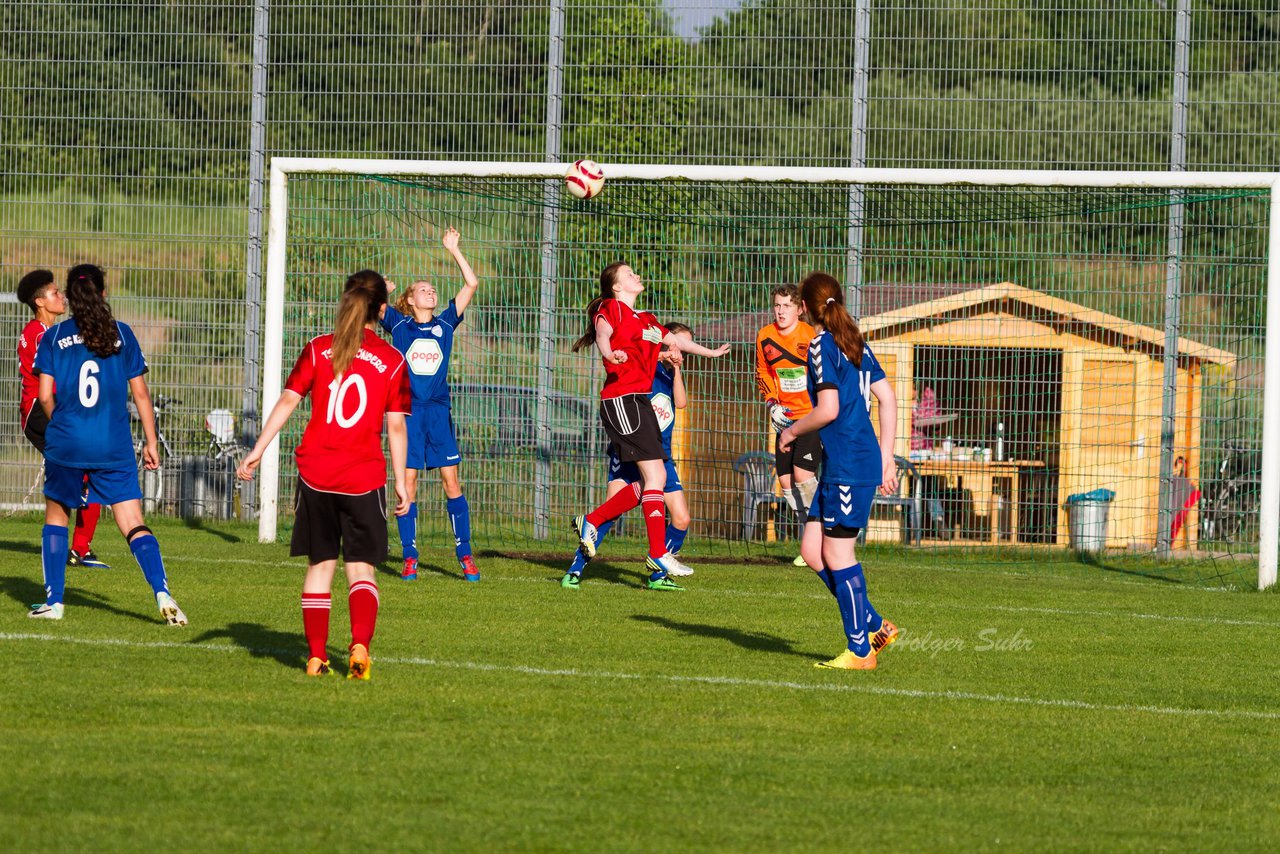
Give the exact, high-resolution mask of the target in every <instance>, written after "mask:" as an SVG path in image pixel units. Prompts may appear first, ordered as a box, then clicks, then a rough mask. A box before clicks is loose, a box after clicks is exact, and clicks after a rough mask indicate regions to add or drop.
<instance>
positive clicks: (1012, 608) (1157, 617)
mask: <svg viewBox="0 0 1280 854" xmlns="http://www.w3.org/2000/svg"><path fill="white" fill-rule="evenodd" d="M175 557H176V559H177V560H191V561H196V560H199V558H196V557H194V556H193V557H190V558H188V557H186V556H183V555H177V556H172V557H170V558H169V559H168V560H167V562H168V563H169V564H170V565H171V566H172V565H173V562H174V558H175ZM218 563H235V564H254V565H256V566H263V567H276V568H281V569H285V568H295V569H299V570H300V569H302V568H303V567H304V566H305V565H304V564H303V563H302V559H301V558H297V559H294V560H288V561H261V560H252V559H249V558H219V559H218ZM950 571H952V572H962V571H965V570H950ZM974 572H979V571H978V570H974ZM981 574H984V575H1013V574H1014V573H998V572H994V573H981ZM427 577H429V576H427ZM1020 577H1022V576H1020ZM180 579H181V577H179V581H180ZM485 580H486V582H488V583H490V584H492V583H495V582H497V583H503V584H545V585H550V582H549V581H548V580H547V579H544V578H528V577H521V576H508V577H501V576H494V575H489V576H487V577H486V579H485ZM419 583H421V582H419ZM814 583H815V584H816V583H817V582H816V581H815V582H814ZM1113 583H1125V584H1138V583H1139V582H1127V581H1122V580H1117V581H1115V582H1113ZM1162 589H1163V588H1162ZM1169 589H1174V588H1169ZM1196 590H1198V591H1199V592H1206V589H1205V588H1196ZM685 592H686V593H692V594H695V595H696V594H711V595H715V596H740V597H745V598H751V599H761V598H768V599H815V600H816V599H823V600H825V599H828V598H830V597H829V594H823V593H791V592H787V591H783V590H778V591H769V592H762V591H758V590H737V589H734V588H730V587H704V588H699V587H697V586H693V587H690V588H689V589H687V590H686V591H685ZM1209 592H1217V591H1214V590H1212V589H1211V590H1210V591H1209ZM891 601H892V603H893V604H895V605H905V606H909V607H913V608H931V607H937V608H946V609H949V608H950V607H951V606H950V604H949V603H946V602H943V601H937V602H933V601H928V600H913V599H893V600H891ZM983 607H984V608H985V609H986V610H988V611H998V612H1000V613H1004V614H1053V615H1057V616H1061V617H1097V618H1102V619H1109V620H1115V619H1128V620H1148V621H1155V622H1167V623H1194V624H1198V625H1203V626H1252V627H1258V628H1280V621H1269V620H1244V619H1235V618H1231V617H1215V616H1211V615H1202V616H1194V617H1187V616H1181V615H1177V614H1151V613H1143V612H1134V611H1086V610H1070V609H1065V608H1042V607H1036V606H1031V605H1025V606H1024V605H984V606H983Z"/></svg>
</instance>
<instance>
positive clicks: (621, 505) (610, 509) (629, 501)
mask: <svg viewBox="0 0 1280 854" xmlns="http://www.w3.org/2000/svg"><path fill="white" fill-rule="evenodd" d="M639 504H640V484H638V483H633V484H631V485H630V486H628V487H627V488H626V489H624V490H622V491H621V492H619V493H618V494H617V495H615V496H613V497H612V498H610V499H609V500H608V501H606V502H605V503H603V504H601V505H600V506H599V507H597V508H596V509H595V510H592V511H591V512H590V513H588V514H587V521H588V522H590V523H591V524H592V525H595V526H596V527H597V528H599V527H600V526H601V525H603V524H604V523H605V522H608V521H609V520H610V519H617V518H618V517H619V516H621V515H622V514H623V513H626V512H627V511H628V510H631V509H633V508H635V507H637V506H638V505H639Z"/></svg>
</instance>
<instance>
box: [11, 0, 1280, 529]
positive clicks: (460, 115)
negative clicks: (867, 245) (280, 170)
mask: <svg viewBox="0 0 1280 854" xmlns="http://www.w3.org/2000/svg"><path fill="white" fill-rule="evenodd" d="M0 20H3V22H4V29H5V32H6V34H7V37H6V39H5V40H3V42H0V269H3V272H4V276H5V279H6V280H7V281H8V282H10V283H11V285H13V284H16V281H17V279H18V277H19V276H20V275H21V274H22V273H23V272H25V271H26V270H29V269H32V268H36V267H46V268H50V269H53V270H55V271H58V272H59V273H60V272H61V271H63V270H65V269H66V268H67V267H68V266H70V265H71V264H73V263H76V262H79V261H84V260H91V261H94V262H96V263H99V264H101V265H102V266H104V267H105V268H107V270H108V276H109V278H108V285H109V288H110V289H111V294H110V295H111V299H112V302H113V305H114V306H115V308H116V311H117V313H118V314H119V316H120V317H121V318H122V319H125V320H127V321H129V322H131V323H132V324H133V325H134V326H135V328H136V329H137V330H138V332H139V337H140V339H141V341H142V343H143V346H144V348H145V350H146V352H147V353H148V355H149V357H150V365H151V376H150V379H151V383H152V385H153V386H154V389H155V391H156V392H158V393H160V394H164V395H166V396H168V397H169V398H171V399H172V400H173V401H174V404H173V405H172V406H171V407H170V409H169V410H168V411H167V412H166V414H165V418H164V420H163V422H162V425H161V426H162V429H164V431H165V433H166V435H167V437H168V439H169V442H170V444H171V446H172V447H173V449H174V454H175V456H179V457H182V458H185V459H186V460H187V461H188V462H189V461H190V460H192V459H198V458H200V457H201V456H203V455H205V452H206V449H208V448H210V444H211V441H210V436H209V434H208V433H207V431H206V430H205V429H204V422H205V416H206V414H207V413H208V412H209V411H211V410H214V409H229V410H232V411H233V412H234V413H235V414H236V416H237V427H236V429H237V431H238V432H239V433H241V434H242V435H243V436H244V437H245V438H251V437H252V435H253V433H254V432H255V431H256V428H257V419H258V418H259V415H258V413H257V411H256V410H257V407H258V405H259V394H260V392H259V388H260V382H261V376H260V374H261V352H260V350H261V343H260V337H259V336H260V329H261V315H260V303H261V278H260V274H261V267H262V246H263V242H264V223H265V219H264V217H263V206H264V203H265V193H264V192H263V187H264V184H263V180H264V176H265V171H264V170H265V165H266V163H267V162H268V161H269V158H270V157H272V156H275V155H296V156H321V155H323V156H362V157H363V156H367V157H391V158H416V159H427V158H441V159H469V160H559V161H567V160H572V159H574V158H576V157H583V156H587V157H592V158H594V159H597V160H601V161H604V162H685V163H729V164H746V165H786V166H815V167H816V166H849V165H866V166H900V167H910V166H931V167H936V166H945V167H957V168H963V167H983V168H995V167H1000V168H1006V167H1007V168H1014V167H1026V168H1037V169H1041V168H1056V169H1067V168H1070V169H1096V168H1107V169H1175V170H1177V169H1187V170H1207V169H1217V170H1222V169H1232V170H1269V169H1274V168H1276V166H1277V164H1280V130H1278V129H1280V14H1277V13H1276V11H1275V10H1274V8H1273V6H1272V4H1269V3H1267V2H1262V1H1261V0H1223V1H1222V2H1199V3H1196V4H1194V5H1193V4H1191V3H1190V2H1189V0H1150V1H1149V2H1130V3H1120V4H1117V3H1114V2H1106V3H1104V2H1099V1H1098V0H1063V2H1059V3H1056V4H1052V5H1051V6H1047V7H1046V6H1045V5H1044V4H1042V3H1031V2H1028V0H991V2H988V3H984V4H979V5H976V6H975V5H973V4H966V3H960V2H957V0H899V2H872V0H843V1H842V2H841V0H837V2H822V3H819V2H814V0H748V2H735V1H734V0H713V2H698V3H693V2H681V0H668V2H657V0H650V2H643V0H641V2H616V0H615V2H590V0H585V1H584V0H548V1H547V2H532V0H524V2H521V0H514V1H513V2H504V3H493V2H474V0H472V2H459V3H454V4H446V5H440V4H427V3H423V2H413V3H410V2H401V3H392V2H386V3H369V2H360V3H340V2H334V0H309V2H297V0H293V1H292V2H268V0H257V2H247V0H236V1H235V2H232V1H231V0H207V2H202V3H192V2H183V0H175V2H171V3H166V4H152V3H142V2H121V3H109V4H108V3H97V2H68V3H61V4H54V5H49V4H45V3H35V2H30V0H14V1H13V2H10V3H6V4H5V5H4V7H3V9H0ZM1174 210H1176V206H1173V207H1167V208H1162V211H1174ZM1169 215H1170V216H1171V217H1172V216H1174V214H1172V213H1170V214H1169ZM1175 225H1176V223H1172V221H1171V222H1170V228H1172V227H1174V226H1175ZM1233 227H1236V226H1233V225H1231V224H1230V223H1228V224H1224V225H1222V226H1221V228H1223V229H1231V228H1233ZM1228 233H1229V232H1228ZM1175 248H1176V247H1175ZM836 272H837V273H844V272H846V271H844V270H837V271H836ZM853 272H854V273H855V275H859V276H860V275H861V274H860V273H858V272H857V271H853ZM931 275H938V276H941V275H943V273H941V272H938V273H932V274H931ZM769 279H770V277H769V276H767V275H766V276H764V277H763V278H762V280H761V282H760V283H759V284H760V291H761V299H760V303H761V305H763V304H764V303H765V302H767V299H766V297H765V296H764V294H765V293H766V292H767V286H768V285H769V284H772V283H773V282H772V281H771V280H769ZM867 283H868V284H870V283H871V279H870V278H868V279H867ZM937 283H938V282H936V281H935V282H932V283H930V282H920V283H918V284H921V285H927V284H937ZM335 287H336V283H335ZM1217 287H1221V293H1220V294H1219V293H1218V292H1217V291H1215V292H1214V293H1215V297H1216V296H1220V298H1222V299H1227V300H1230V299H1232V298H1233V297H1232V293H1231V289H1230V287H1229V286H1227V285H1215V288H1217ZM6 290H11V288H6ZM1255 298H1256V297H1255V296H1248V297H1242V299H1245V300H1246V301H1247V300H1252V299H1255ZM1195 299H1199V297H1195V298H1192V302H1191V303H1189V304H1188V305H1187V306H1186V309H1185V310H1184V315H1185V314H1186V311H1191V312H1192V316H1194V310H1195V307H1196V306H1197V305H1200V303H1197V302H1195V301H1194V300H1195ZM485 308H486V310H488V311H493V312H495V313H496V314H498V315H501V313H502V312H508V311H514V310H517V309H518V306H516V305H512V306H498V305H487V306H485ZM27 316H28V312H27V309H26V308H25V307H23V306H21V305H18V304H16V303H14V304H9V305H7V306H6V308H5V309H4V311H3V312H0V333H3V335H4V336H5V337H6V338H7V340H10V341H16V338H17V333H18V330H19V329H20V328H21V325H22V324H23V323H24V322H25V321H26V319H27ZM323 320H324V319H323V318H319V319H318V322H321V321H323ZM1153 322H1154V323H1155V325H1156V326H1159V325H1160V322H1159V320H1158V319H1156V320H1155V321H1153ZM4 352H5V353H6V354H7V355H5V356H4V357H3V364H0V374H3V375H4V376H7V377H9V379H7V380H5V381H4V383H3V385H0V411H2V412H3V413H4V414H3V416H2V417H0V425H2V427H0V429H3V431H4V434H5V441H4V442H3V444H2V445H0V502H3V503H7V504H9V505H14V504H22V503H23V501H24V496H26V495H28V493H29V490H30V487H31V484H32V481H33V479H34V477H35V472H36V471H37V468H38V463H37V458H36V455H35V454H34V452H33V451H32V450H31V449H30V448H29V447H28V446H27V445H26V444H25V442H24V441H23V439H22V436H21V434H20V431H19V428H18V414H17V408H18V407H17V394H18V384H17V379H16V375H17V370H16V364H15V361H14V355H13V349H12V348H7V349H6V350H5V351H4ZM1233 352H1234V351H1233ZM1246 375H1248V376H1253V374H1252V373H1247V374H1246ZM1259 376H1260V375H1259ZM1249 382H1251V381H1249ZM1246 386H1247V382H1246ZM744 402H745V401H744ZM1253 438H1256V436H1255V437H1253ZM1204 459H1205V460H1206V462H1204V463H1202V465H1203V466H1210V467H1211V466H1212V465H1215V464H1216V463H1214V462H1210V461H1209V460H1210V458H1209V457H1208V456H1206V457H1204ZM1210 473H1211V472H1210V471H1209V469H1208V468H1206V469H1205V470H1203V471H1202V472H1200V474H1201V475H1204V476H1207V475H1209V474H1210ZM1193 474H1194V473H1193ZM464 475H465V472H464ZM177 489H179V490H180V487H177ZM481 500H483V499H481ZM166 509H169V510H176V509H177V508H176V507H175V506H172V505H170V506H168V507H167V508H166Z"/></svg>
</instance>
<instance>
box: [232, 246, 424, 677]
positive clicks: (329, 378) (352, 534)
mask: <svg viewBox="0 0 1280 854" xmlns="http://www.w3.org/2000/svg"><path fill="white" fill-rule="evenodd" d="M386 302H387V283H386V280H384V279H383V278H382V276H381V275H379V274H378V273H375V272H374V271H372V270H362V271H360V272H359V273H356V274H354V275H352V276H351V278H349V279H347V286H346V289H345V290H344V291H343V294H342V299H341V301H340V302H339V303H338V319H337V322H336V323H335V324H334V331H333V332H332V333H331V334H328V335H320V336H318V337H316V338H312V339H311V341H309V342H308V343H307V346H306V347H304V348H303V349H302V355H300V356H299V357H298V361H297V362H296V363H294V366H293V371H292V372H290V374H289V378H288V379H287V380H286V381H285V384H284V385H285V387H284V391H283V392H282V393H281V395H280V400H279V401H277V403H276V405H275V406H274V407H273V408H272V410H271V415H270V416H268V418H267V423H266V425H265V426H264V427H263V428H262V435H261V436H259V437H258V443H257V444H256V445H254V447H253V450H252V451H250V452H249V453H248V454H247V455H246V456H245V458H244V461H243V462H242V463H240V468H239V470H238V471H237V472H236V474H237V475H238V476H239V477H240V478H241V479H242V480H250V479H252V478H253V472H254V470H255V469H256V468H257V467H258V464H259V463H260V462H261V461H262V454H263V452H264V451H266V449H267V446H268V445H270V444H271V443H272V441H274V440H275V437H276V434H278V433H279V432H280V430H281V429H282V428H283V427H284V425H285V422H287V421H288V420H289V416H290V415H291V414H292V413H293V410H294V409H295V408H296V407H297V405H298V403H299V402H300V401H301V400H302V398H303V397H305V396H306V395H307V394H310V395H311V420H310V421H308V422H307V429H306V431H305V432H304V433H303V434H302V441H301V442H300V443H299V444H298V449H297V451H296V452H295V455H296V458H297V462H298V486H297V499H296V502H297V503H296V514H295V520H294V527H293V540H292V543H291V547H290V554H291V555H293V556H294V557H299V556H302V555H306V556H307V563H308V566H307V577H306V580H305V581H304V582H303V584H302V624H303V628H304V630H305V631H306V635H307V646H308V647H309V650H310V652H309V655H310V657H309V658H308V660H307V675H308V676H321V675H323V674H326V673H328V672H329V661H328V655H327V653H326V651H325V649H326V645H327V643H328V640H329V604H330V593H329V591H330V588H331V587H332V585H333V573H334V571H335V570H336V569H337V566H338V554H339V552H341V553H342V559H343V564H344V566H345V569H346V573H347V589H348V599H349V602H350V612H351V645H350V647H349V648H348V651H349V659H348V665H349V668H348V671H347V678H348V679H368V678H369V666H370V665H369V644H370V642H371V641H372V640H373V629H374V625H375V623H376V622H377V618H378V586H377V584H375V583H374V567H375V566H376V565H377V564H379V563H381V562H382V561H383V560H384V559H385V558H386V556H387V498H386V495H387V493H386V486H387V461H386V458H385V457H384V456H383V454H382V422H383V417H384V416H385V417H386V422H387V441H388V444H389V445H390V446H391V468H392V471H393V473H394V475H395V490H396V513H397V514H403V513H405V512H406V511H407V510H408V509H409V493H408V490H407V489H406V488H405V453H406V449H407V447H408V439H407V433H406V429H405V415H406V414H407V413H408V412H409V411H410V398H409V378H408V374H407V371H406V369H405V362H404V357H403V356H401V355H400V353H399V351H397V350H396V348H395V347H392V346H391V345H390V344H388V343H387V342H385V341H383V340H382V339H381V338H379V337H378V336H377V334H376V333H375V332H374V331H373V330H374V328H375V326H376V325H377V323H378V313H379V311H380V310H381V308H382V307H383V306H384V305H386Z"/></svg>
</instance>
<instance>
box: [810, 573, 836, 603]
mask: <svg viewBox="0 0 1280 854" xmlns="http://www.w3.org/2000/svg"><path fill="white" fill-rule="evenodd" d="M815 574H816V575H817V576H818V580H819V581H821V582H822V583H823V584H825V585H827V592H828V593H830V594H831V595H832V596H834V595H836V580H835V579H834V578H832V577H831V570H829V569H820V570H818V571H817V572H816V573H815Z"/></svg>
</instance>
